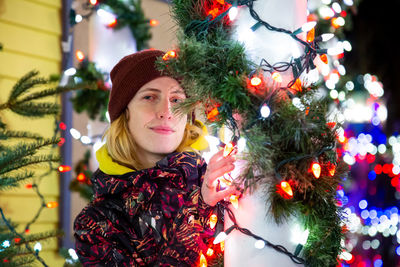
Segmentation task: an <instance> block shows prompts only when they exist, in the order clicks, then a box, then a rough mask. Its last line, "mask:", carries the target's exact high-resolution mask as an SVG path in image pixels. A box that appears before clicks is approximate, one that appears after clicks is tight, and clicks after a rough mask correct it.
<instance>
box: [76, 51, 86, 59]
mask: <svg viewBox="0 0 400 267" xmlns="http://www.w3.org/2000/svg"><path fill="white" fill-rule="evenodd" d="M75 57H76V59H77V60H78V61H79V62H82V61H83V60H84V59H85V54H83V52H82V51H81V50H76V52H75Z"/></svg>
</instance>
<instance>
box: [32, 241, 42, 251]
mask: <svg viewBox="0 0 400 267" xmlns="http://www.w3.org/2000/svg"><path fill="white" fill-rule="evenodd" d="M33 250H34V251H36V253H38V252H39V251H41V250H42V245H41V244H40V243H39V242H37V243H36V244H35V246H34V247H33Z"/></svg>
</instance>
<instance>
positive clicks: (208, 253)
mask: <svg viewBox="0 0 400 267" xmlns="http://www.w3.org/2000/svg"><path fill="white" fill-rule="evenodd" d="M213 254H214V250H213V249H212V248H208V249H207V252H206V255H207V256H209V257H211V256H212V255H213Z"/></svg>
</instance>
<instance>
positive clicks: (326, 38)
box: [321, 33, 335, 42]
mask: <svg viewBox="0 0 400 267" xmlns="http://www.w3.org/2000/svg"><path fill="white" fill-rule="evenodd" d="M334 36H335V35H334V34H333V33H324V34H322V35H321V39H322V41H323V42H327V41H329V40H330V39H332V38H333V37H334Z"/></svg>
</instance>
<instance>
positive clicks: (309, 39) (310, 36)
mask: <svg viewBox="0 0 400 267" xmlns="http://www.w3.org/2000/svg"><path fill="white" fill-rule="evenodd" d="M314 39H315V28H312V29H311V30H310V31H309V32H308V33H307V42H309V43H311V42H313V41H314Z"/></svg>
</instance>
